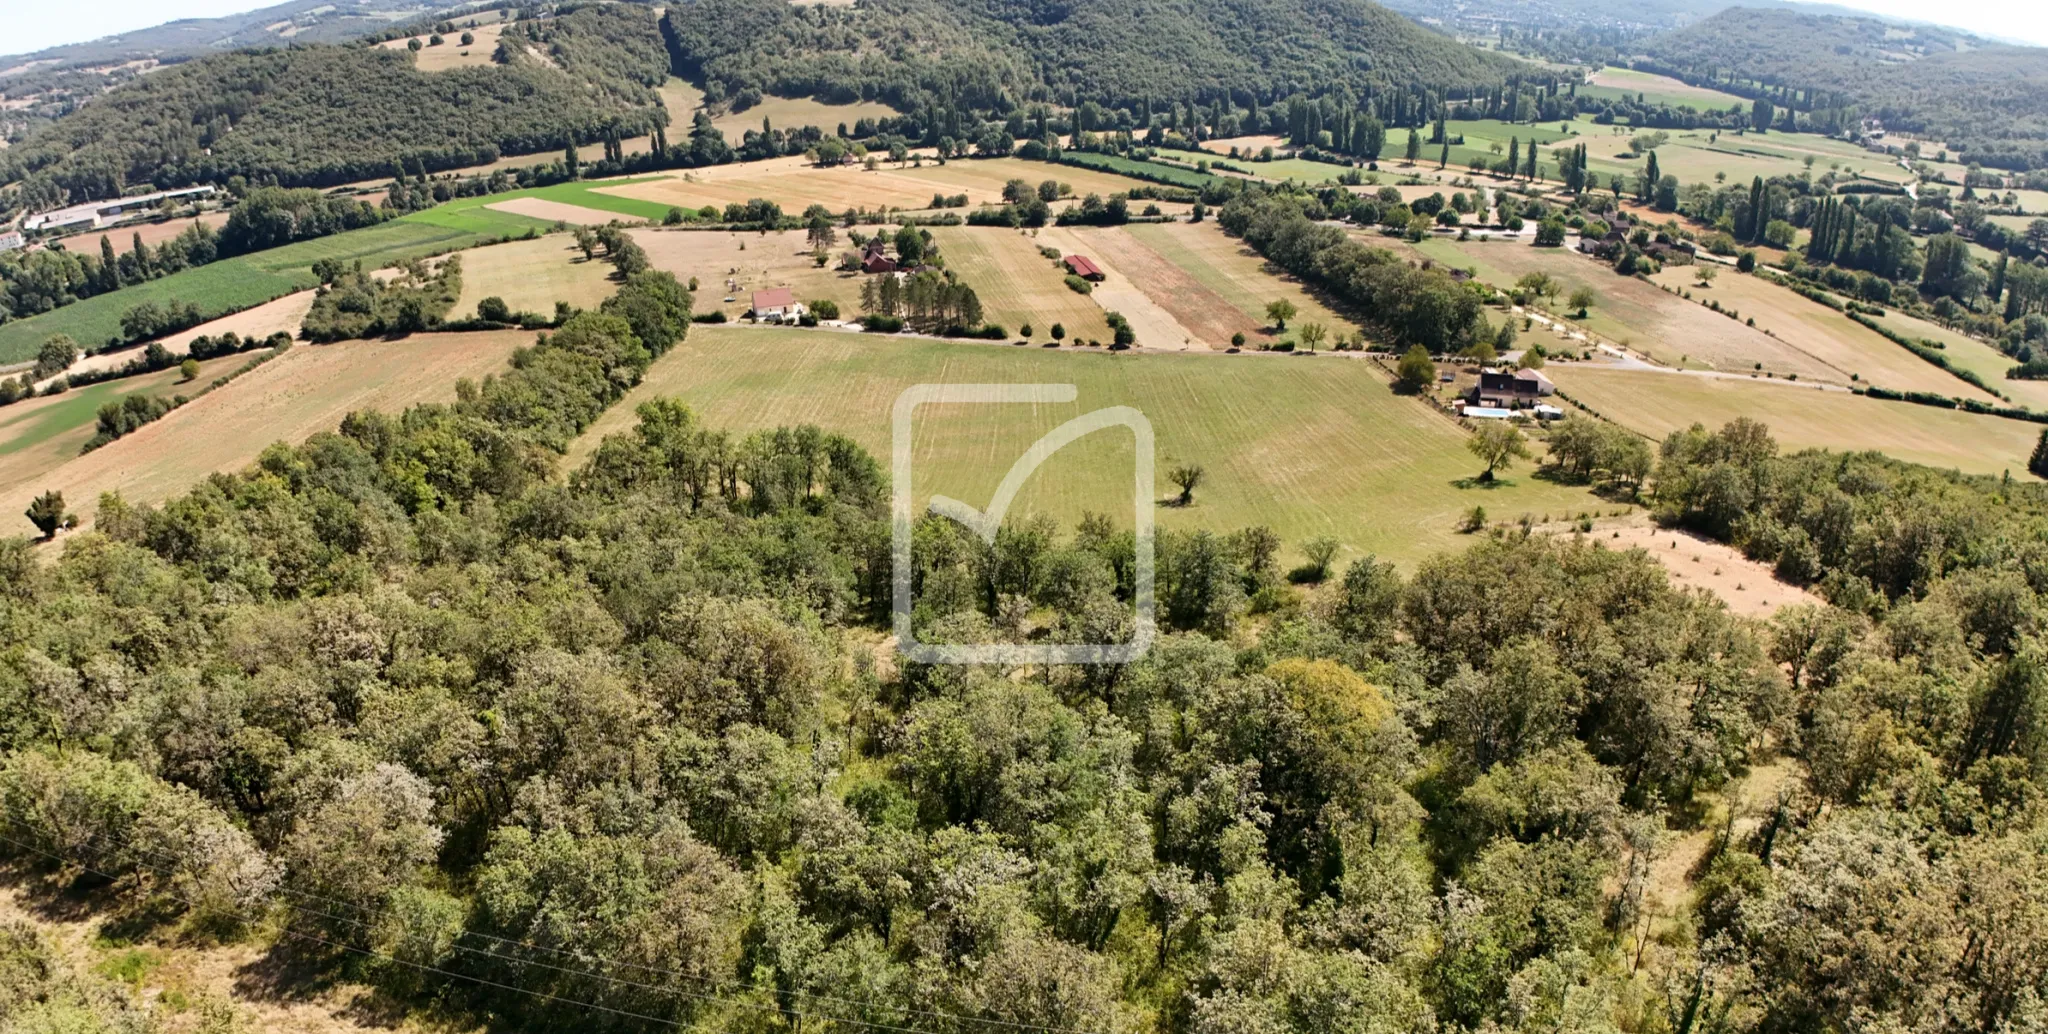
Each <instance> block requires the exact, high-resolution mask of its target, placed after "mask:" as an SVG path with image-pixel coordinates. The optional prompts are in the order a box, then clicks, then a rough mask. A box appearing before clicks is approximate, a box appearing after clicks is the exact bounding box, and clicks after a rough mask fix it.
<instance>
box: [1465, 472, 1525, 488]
mask: <svg viewBox="0 0 2048 1034" xmlns="http://www.w3.org/2000/svg"><path fill="white" fill-rule="evenodd" d="M1518 483H1519V482H1517V481H1515V480H1514V479H1512V478H1504V477H1501V476H1500V475H1498V474H1495V475H1494V476H1493V480H1492V481H1485V480H1482V479H1481V478H1480V477H1479V475H1477V474H1474V475H1472V476H1471V477H1462V478H1452V479H1451V487H1452V488H1457V489H1470V488H1479V489H1485V490H1487V491H1492V490H1494V489H1496V488H1512V487H1514V486H1515V485H1516V484H1518Z"/></svg>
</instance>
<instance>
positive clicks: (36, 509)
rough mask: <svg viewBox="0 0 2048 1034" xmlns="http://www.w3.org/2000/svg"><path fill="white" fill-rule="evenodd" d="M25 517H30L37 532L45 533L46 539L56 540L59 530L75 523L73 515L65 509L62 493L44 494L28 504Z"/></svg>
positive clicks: (30, 521) (29, 519)
mask: <svg viewBox="0 0 2048 1034" xmlns="http://www.w3.org/2000/svg"><path fill="white" fill-rule="evenodd" d="M25 516H27V517H28V522H29V523H30V524H33V525H35V526H36V530H37V531H40V532H42V533H43V538H45V539H53V538H56V537H57V529H59V528H68V527H71V526H72V524H74V523H75V521H74V519H73V518H72V516H71V514H70V513H68V512H66V511H65V509H64V493H62V492H54V491H52V492H44V493H43V494H42V495H39V496H37V497H36V500H35V502H32V503H30V504H28V511H27V513H26V514H25Z"/></svg>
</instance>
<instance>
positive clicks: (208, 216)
mask: <svg viewBox="0 0 2048 1034" xmlns="http://www.w3.org/2000/svg"><path fill="white" fill-rule="evenodd" d="M374 203H375V202H372V204H374ZM227 221H228V214H227V213H226V212H201V213H199V215H198V216H196V217H194V218H190V219H171V220H168V221H165V222H161V223H138V224H135V225H132V226H114V227H110V228H108V229H107V230H104V231H101V232H97V233H81V234H79V235H77V236H76V237H66V238H64V247H65V248H67V249H69V250H70V251H71V252H73V253H74V254H91V255H97V254H99V253H100V238H101V237H105V238H107V239H108V240H109V241H110V242H112V244H113V245H114V250H115V251H120V252H125V251H127V250H129V249H130V248H133V247H134V246H135V235H136V234H141V235H142V243H144V244H147V245H149V246H150V247H152V248H154V247H156V246H157V245H159V244H162V243H163V242H165V241H167V240H170V239H171V238H173V237H176V236H177V235H179V234H181V233H184V232H185V229H186V228H187V227H189V226H191V225H192V224H193V223H195V222H196V223H203V224H205V225H207V226H210V227H212V228H214V229H216V230H218V229H220V224H222V223H224V222H227Z"/></svg>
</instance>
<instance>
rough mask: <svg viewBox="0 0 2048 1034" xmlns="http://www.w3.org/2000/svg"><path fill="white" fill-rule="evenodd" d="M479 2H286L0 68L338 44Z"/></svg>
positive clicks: (10, 60) (16, 58)
mask: <svg viewBox="0 0 2048 1034" xmlns="http://www.w3.org/2000/svg"><path fill="white" fill-rule="evenodd" d="M480 6H481V5H480V4H479V3H477V2H476V0H465V2H461V3H451V2H447V0H427V2H425V3H422V2H421V0H340V2H338V3H337V2H331V0H291V2H289V3H282V4H277V5H276V6H273V7H265V8H262V9H260V10H255V11H248V12H245V13H242V14H231V15H227V16H224V17H220V18H182V19H179V20H178V21H174V22H165V23H164V24H162V25H157V26H153V27H151V28H147V29H137V30H135V31H134V32H123V33H120V34H117V35H113V36H105V37H102V38H100V39H96V40H89V41H87V42H85V43H71V44H66V45H64V46H61V47H51V48H49V49H47V50H39V51H36V52H34V53H31V54H13V55H0V70H9V69H15V68H18V67H20V66H23V65H63V66H75V65H93V64H107V63H112V62H120V61H137V60H143V59H146V58H154V59H156V60H159V61H165V62H171V61H182V60H186V59H188V58H194V57H200V56H203V55H206V54H218V53H221V52H223V51H229V50H239V49H242V48H244V47H264V46H283V45H285V44H287V43H341V42H344V41H347V40H352V39H356V38H357V37H360V36H367V35H370V34H372V33H375V32H379V31H381V30H383V29H387V28H389V27H391V26H392V25H394V24H397V23H399V22H405V21H414V20H417V19H420V18H426V17H432V16H435V15H440V14H446V13H450V12H456V11H467V10H476V9H478V8H479V7H480ZM0 82H5V77H0Z"/></svg>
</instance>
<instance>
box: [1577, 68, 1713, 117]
mask: <svg viewBox="0 0 2048 1034" xmlns="http://www.w3.org/2000/svg"><path fill="white" fill-rule="evenodd" d="M1586 84H1587V85H1588V86H1592V87H1594V88H1595V89H1594V90H1593V91H1592V95H1593V96H1596V97H1602V96H1621V95H1624V94H1625V95H1627V96H1628V97H1630V98H1634V97H1635V96H1637V95H1638V94H1640V95H1641V96H1642V97H1643V99H1644V100H1646V101H1648V102H1650V103H1652V104H1669V105H1672V106H1674V107H1677V106H1681V105H1691V106H1692V107H1694V108H1697V109H1699V110H1701V111H1705V110H1708V109H1714V110H1718V111H1726V110H1728V107H1729V106H1730V105H1741V106H1742V107H1745V108H1746V107H1748V106H1749V102H1748V101H1746V100H1743V99H1742V98H1740V97H1737V96H1735V95H1734V94H1732V93H1722V92H1721V91H1719V90H1710V89H1707V88H1706V87H1703V86H1691V85H1688V84H1686V83H1684V82H1682V81H1680V80H1677V79H1673V78H1671V77H1670V76H1667V75H1655V74H1652V73H1650V72H1638V71H1636V70H1635V69H1632V68H1616V67H1614V66H1612V65H1609V66H1608V67H1606V68H1602V69H1601V70H1599V71H1597V72H1594V73H1593V74H1592V75H1589V76H1587V77H1586ZM1580 89H1581V90H1583V89H1585V87H1580Z"/></svg>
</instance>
